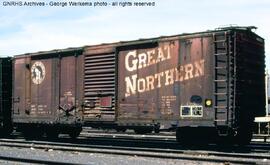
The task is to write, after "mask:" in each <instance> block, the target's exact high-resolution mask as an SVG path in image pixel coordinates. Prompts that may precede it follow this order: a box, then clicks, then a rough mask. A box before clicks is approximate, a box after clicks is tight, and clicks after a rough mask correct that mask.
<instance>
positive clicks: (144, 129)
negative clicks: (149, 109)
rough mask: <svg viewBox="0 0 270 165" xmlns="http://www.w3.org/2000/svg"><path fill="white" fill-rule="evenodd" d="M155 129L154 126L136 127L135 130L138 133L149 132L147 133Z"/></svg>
mask: <svg viewBox="0 0 270 165" xmlns="http://www.w3.org/2000/svg"><path fill="white" fill-rule="evenodd" d="M152 131H153V129H152V128H136V129H134V132H135V133H136V134H147V133H151V132H152Z"/></svg>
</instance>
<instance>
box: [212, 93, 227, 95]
mask: <svg viewBox="0 0 270 165" xmlns="http://www.w3.org/2000/svg"><path fill="white" fill-rule="evenodd" d="M214 95H227V93H214Z"/></svg>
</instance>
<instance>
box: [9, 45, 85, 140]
mask: <svg viewBox="0 0 270 165" xmlns="http://www.w3.org/2000/svg"><path fill="white" fill-rule="evenodd" d="M81 53H82V50H81V49H80V48H76V49H72V48H71V49H65V50H57V51H47V52H37V53H32V54H24V55H19V56H15V57H14V59H13V67H14V68H13V69H14V72H13V123H14V125H15V126H16V127H17V130H20V131H22V132H23V133H24V134H25V135H26V136H32V135H35V136H41V135H43V133H46V134H47V136H48V137H57V136H58V134H59V133H68V134H70V136H71V137H76V136H78V135H79V133H80V132H81V128H82V113H81V111H82V109H81V108H82V106H81V105H82V104H81V103H82V99H83V97H82V93H80V91H82V90H81V89H80V88H81V87H82V86H83V82H82V81H83V80H82V76H83V73H81V72H80V71H81V70H82V69H81V67H82V66H81V63H82V62H83V59H82V56H80V55H81Z"/></svg>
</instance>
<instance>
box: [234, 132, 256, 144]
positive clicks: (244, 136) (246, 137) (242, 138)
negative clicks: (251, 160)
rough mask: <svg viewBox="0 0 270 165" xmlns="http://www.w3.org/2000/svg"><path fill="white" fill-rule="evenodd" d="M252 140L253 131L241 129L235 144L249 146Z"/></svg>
mask: <svg viewBox="0 0 270 165" xmlns="http://www.w3.org/2000/svg"><path fill="white" fill-rule="evenodd" d="M251 139H252V129H249V128H247V127H246V128H240V129H239V130H238V132H237V134H236V136H235V140H234V141H235V142H234V143H235V144H238V145H240V146H244V145H248V144H249V143H250V141H251Z"/></svg>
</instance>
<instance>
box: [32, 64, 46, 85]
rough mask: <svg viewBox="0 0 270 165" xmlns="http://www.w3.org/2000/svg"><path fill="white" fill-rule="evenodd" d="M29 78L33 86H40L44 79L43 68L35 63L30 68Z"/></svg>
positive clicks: (42, 65)
mask: <svg viewBox="0 0 270 165" xmlns="http://www.w3.org/2000/svg"><path fill="white" fill-rule="evenodd" d="M31 77H32V81H33V83H34V84H41V83H42V81H43V80H44V78H45V66H44V64H43V63H42V62H40V61H37V62H35V63H34V64H33V65H32V67H31Z"/></svg>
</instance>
